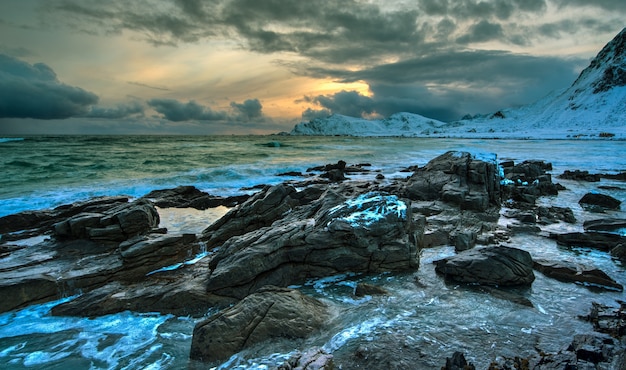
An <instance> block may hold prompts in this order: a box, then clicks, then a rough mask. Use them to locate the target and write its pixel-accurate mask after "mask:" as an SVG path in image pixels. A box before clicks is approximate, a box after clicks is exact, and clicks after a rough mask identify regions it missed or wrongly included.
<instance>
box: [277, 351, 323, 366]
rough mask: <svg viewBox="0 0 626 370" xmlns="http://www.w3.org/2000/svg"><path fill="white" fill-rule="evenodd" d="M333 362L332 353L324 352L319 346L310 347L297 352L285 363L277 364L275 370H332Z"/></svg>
mask: <svg viewBox="0 0 626 370" xmlns="http://www.w3.org/2000/svg"><path fill="white" fill-rule="evenodd" d="M333 369H335V364H334V362H333V355H331V354H328V353H326V352H325V351H324V350H323V349H321V348H311V349H309V350H308V351H305V352H304V353H302V352H297V353H296V354H294V355H293V356H291V357H290V358H289V359H288V360H287V361H285V363H283V364H282V365H279V366H278V369H277V370H333Z"/></svg>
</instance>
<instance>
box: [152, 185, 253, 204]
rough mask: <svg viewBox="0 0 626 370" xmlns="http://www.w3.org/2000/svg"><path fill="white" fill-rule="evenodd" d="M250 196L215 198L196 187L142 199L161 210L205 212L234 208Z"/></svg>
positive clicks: (162, 192) (168, 191)
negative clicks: (195, 210)
mask: <svg viewBox="0 0 626 370" xmlns="http://www.w3.org/2000/svg"><path fill="white" fill-rule="evenodd" d="M249 197H250V196H249V195H246V194H243V195H235V196H230V197H220V196H213V195H210V194H208V193H205V192H203V191H201V190H198V189H197V188H196V187H194V186H178V187H175V188H173V189H162V190H153V191H151V192H150V193H148V194H146V195H144V196H143V197H142V198H144V199H148V200H150V201H151V202H152V203H154V204H155V205H156V206H157V207H161V208H195V209H199V210H204V209H208V208H215V207H219V206H225V207H234V206H236V205H237V204H240V203H243V202H244V201H245V200H246V199H248V198H249Z"/></svg>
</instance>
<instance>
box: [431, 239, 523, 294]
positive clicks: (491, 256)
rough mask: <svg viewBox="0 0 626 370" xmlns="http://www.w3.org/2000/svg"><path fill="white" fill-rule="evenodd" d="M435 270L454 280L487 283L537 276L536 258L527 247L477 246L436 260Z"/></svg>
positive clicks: (519, 281) (501, 283)
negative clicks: (522, 248)
mask: <svg viewBox="0 0 626 370" xmlns="http://www.w3.org/2000/svg"><path fill="white" fill-rule="evenodd" d="M435 270H436V271H437V272H438V273H440V274H442V275H444V276H445V277H446V278H450V279H452V280H454V281H457V282H461V283H472V284H485V285H497V286H507V285H529V284H530V283H532V282H533V281H534V280H535V275H534V274H533V261H532V258H531V257H530V254H529V253H528V252H526V251H524V250H521V249H517V248H510V247H483V248H474V249H470V250H467V251H463V252H461V253H458V254H457V255H455V256H452V257H448V258H444V259H442V260H438V261H435Z"/></svg>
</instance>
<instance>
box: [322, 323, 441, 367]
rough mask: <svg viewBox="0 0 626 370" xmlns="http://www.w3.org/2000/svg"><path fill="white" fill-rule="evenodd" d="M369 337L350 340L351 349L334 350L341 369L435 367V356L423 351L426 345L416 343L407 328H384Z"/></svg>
mask: <svg viewBox="0 0 626 370" xmlns="http://www.w3.org/2000/svg"><path fill="white" fill-rule="evenodd" d="M367 337H368V338H367V339H366V338H363V337H361V338H354V339H352V340H351V342H353V343H354V345H352V346H350V347H351V348H342V349H339V350H338V351H335V352H333V356H334V357H335V358H334V360H335V363H336V364H337V365H338V368H339V369H343V370H357V369H394V370H399V369H433V368H435V367H433V365H434V363H433V361H432V359H431V358H429V356H428V355H427V354H426V353H424V349H423V348H420V346H415V343H414V342H412V341H411V340H410V339H409V338H410V335H409V334H407V332H406V331H405V332H402V331H397V330H384V331H383V330H381V331H376V333H372V335H371V336H367ZM407 337H409V338H407ZM355 342H356V343H355ZM345 347H348V346H345ZM355 347H356V348H355Z"/></svg>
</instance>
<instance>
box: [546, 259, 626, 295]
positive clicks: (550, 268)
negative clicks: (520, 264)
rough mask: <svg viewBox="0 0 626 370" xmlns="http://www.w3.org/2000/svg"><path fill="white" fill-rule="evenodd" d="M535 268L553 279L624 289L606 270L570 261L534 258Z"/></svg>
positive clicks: (593, 287)
mask: <svg viewBox="0 0 626 370" xmlns="http://www.w3.org/2000/svg"><path fill="white" fill-rule="evenodd" d="M534 268H535V270H537V271H539V272H541V273H543V274H544V275H546V276H548V277H551V278H553V279H556V280H559V281H563V282H567V283H577V284H581V285H583V286H585V287H587V288H589V289H596V290H598V289H601V290H612V291H622V290H623V289H624V288H623V287H622V285H621V284H619V283H617V282H616V281H615V280H613V279H612V278H611V277H610V276H608V275H607V274H606V273H605V272H604V271H602V270H599V269H597V268H594V267H588V266H585V265H582V264H579V263H574V262H569V261H548V260H544V259H535V260H534Z"/></svg>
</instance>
